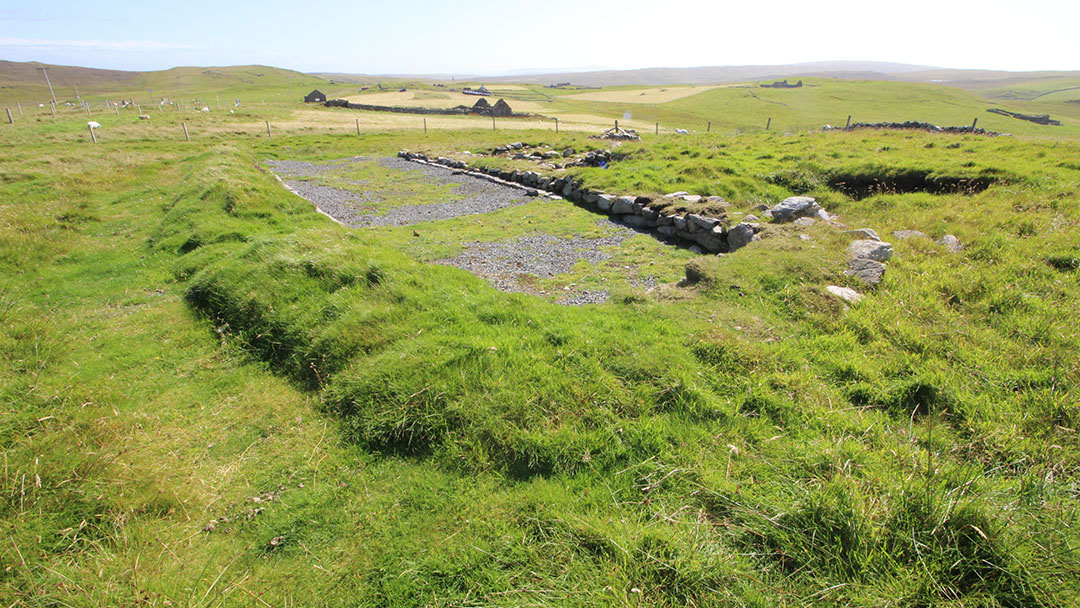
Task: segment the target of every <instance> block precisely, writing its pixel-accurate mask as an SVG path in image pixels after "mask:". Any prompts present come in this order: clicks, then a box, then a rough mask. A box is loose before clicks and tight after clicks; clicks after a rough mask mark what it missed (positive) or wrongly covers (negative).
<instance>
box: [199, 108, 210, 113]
mask: <svg viewBox="0 0 1080 608" xmlns="http://www.w3.org/2000/svg"><path fill="white" fill-rule="evenodd" d="M199 111H200V112H209V111H210V108H206V107H204V108H203V109H201V110H199Z"/></svg>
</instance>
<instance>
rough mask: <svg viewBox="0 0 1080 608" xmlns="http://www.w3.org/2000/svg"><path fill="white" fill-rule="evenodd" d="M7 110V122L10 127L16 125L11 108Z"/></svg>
mask: <svg viewBox="0 0 1080 608" xmlns="http://www.w3.org/2000/svg"><path fill="white" fill-rule="evenodd" d="M4 109H5V110H7V121H8V124H9V125H13V124H15V119H14V118H12V117H11V108H4Z"/></svg>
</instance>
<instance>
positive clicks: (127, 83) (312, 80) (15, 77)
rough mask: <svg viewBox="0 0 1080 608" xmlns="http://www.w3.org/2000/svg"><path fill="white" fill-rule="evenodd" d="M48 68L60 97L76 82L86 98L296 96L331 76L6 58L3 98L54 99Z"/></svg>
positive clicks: (1, 69)
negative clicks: (130, 68)
mask: <svg viewBox="0 0 1080 608" xmlns="http://www.w3.org/2000/svg"><path fill="white" fill-rule="evenodd" d="M42 67H48V70H49V79H50V80H51V81H52V86H53V90H54V92H55V93H56V99H57V101H59V102H63V101H69V100H73V99H75V98H76V96H75V87H76V86H78V87H79V93H80V95H81V96H82V97H84V98H85V97H90V98H100V97H104V96H114V97H131V96H135V95H144V94H145V95H151V93H150V91H151V90H152V91H153V94H152V95H153V96H154V97H162V96H176V95H199V94H209V93H214V94H217V95H222V96H226V97H227V96H229V95H231V94H236V93H253V92H261V93H264V94H277V93H285V92H288V93H289V94H291V95H295V93H296V92H297V91H300V90H303V89H308V90H310V89H311V88H314V87H319V86H325V85H326V84H327V82H326V81H325V80H323V79H321V78H318V77H315V76H310V75H307V74H302V73H300V72H294V71H292V70H284V69H281V68H273V67H267V66H259V65H250V66H230V67H177V68H172V69H168V70H161V71H154V72H124V71H119V70H98V69H94V68H82V67H73V66H52V65H50V66H46V65H45V64H41V63H36V62H30V63H16V62H12V61H0V102H7V103H12V102H15V101H19V102H22V103H26V102H28V101H29V102H33V101H39V102H40V101H46V100H48V99H49V88H48V86H47V85H46V84H45V79H44V77H43V76H42V73H41V70H40V69H39V68H42ZM305 92H306V91H305Z"/></svg>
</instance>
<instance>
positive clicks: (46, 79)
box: [38, 68, 56, 105]
mask: <svg viewBox="0 0 1080 608" xmlns="http://www.w3.org/2000/svg"><path fill="white" fill-rule="evenodd" d="M38 69H39V70H41V73H42V74H44V75H45V84H47V85H49V95H52V102H53V105H56V93H53V90H52V83H51V82H49V72H48V70H49V68H38Z"/></svg>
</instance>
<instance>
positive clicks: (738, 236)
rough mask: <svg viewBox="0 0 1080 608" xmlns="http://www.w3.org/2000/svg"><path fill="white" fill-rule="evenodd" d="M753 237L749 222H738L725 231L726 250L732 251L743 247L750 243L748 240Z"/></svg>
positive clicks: (752, 229) (752, 228)
mask: <svg viewBox="0 0 1080 608" xmlns="http://www.w3.org/2000/svg"><path fill="white" fill-rule="evenodd" d="M753 238H754V227H753V226H751V225H750V224H739V225H737V226H735V227H733V228H732V229H731V230H728V233H727V245H728V251H729V252H732V251H737V250H739V249H741V248H743V247H744V246H746V245H747V244H748V243H750V240H751V239H753Z"/></svg>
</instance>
